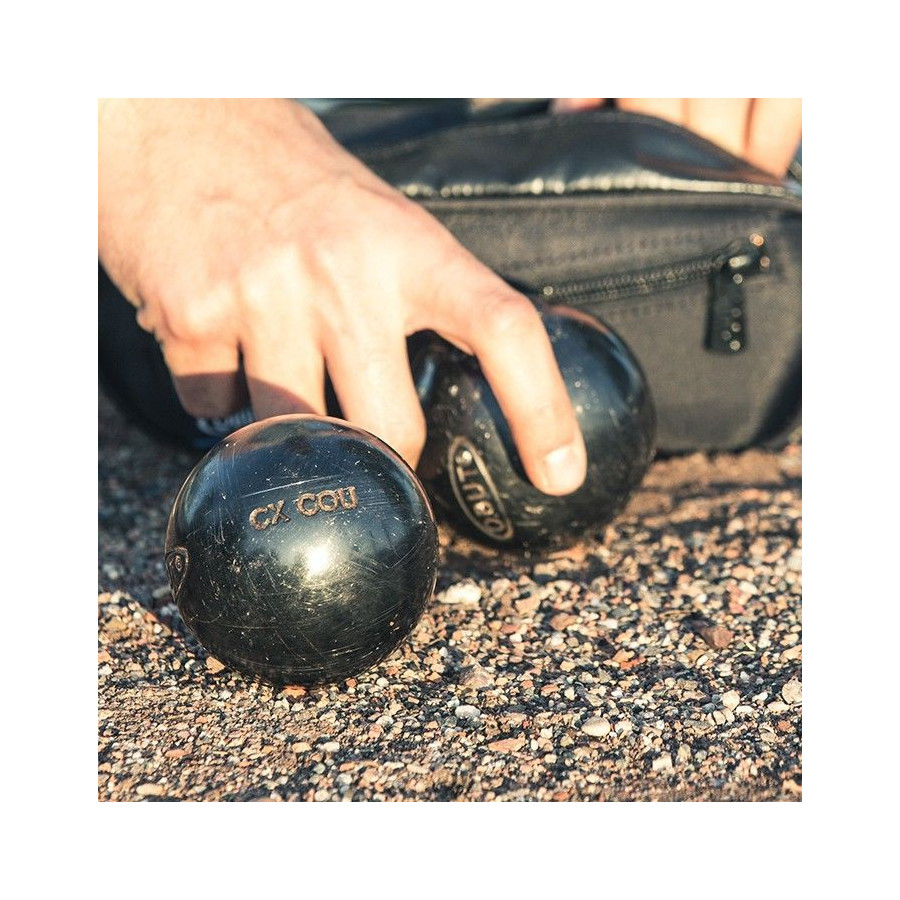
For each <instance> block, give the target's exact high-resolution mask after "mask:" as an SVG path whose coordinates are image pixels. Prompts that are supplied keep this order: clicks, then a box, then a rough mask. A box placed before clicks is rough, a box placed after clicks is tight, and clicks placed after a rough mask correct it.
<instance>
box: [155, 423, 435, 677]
mask: <svg viewBox="0 0 900 900" xmlns="http://www.w3.org/2000/svg"><path fill="white" fill-rule="evenodd" d="M437 546H438V544H437V529H436V527H435V523H434V517H433V514H432V511H431V507H430V504H429V502H428V499H427V497H426V495H425V492H424V490H423V489H422V486H421V484H420V483H419V480H418V479H417V478H416V476H415V474H414V473H413V471H412V470H411V469H410V468H409V466H407V464H406V463H405V462H404V461H403V460H402V459H401V458H400V457H399V456H398V455H397V454H396V453H395V452H394V451H393V450H392V449H391V448H390V447H388V446H387V444H385V443H383V442H382V441H380V440H379V439H378V438H376V437H374V436H373V435H371V434H369V433H368V432H366V431H363V430H362V429H359V428H354V427H352V426H350V425H349V424H347V423H346V422H343V421H341V420H338V419H332V418H327V417H320V416H305V415H304V416H301V415H288V416H277V417H274V418H271V419H266V420H264V421H261V422H255V423H253V424H251V425H247V426H246V427H244V428H241V429H240V430H238V431H236V432H234V434H232V435H230V436H229V437H228V438H226V439H225V440H223V441H222V442H221V443H219V444H218V445H217V446H216V447H214V448H213V449H212V450H211V451H210V452H209V453H208V454H207V455H206V456H205V457H204V458H203V459H202V460H201V461H200V462H199V463H198V464H197V466H196V467H195V468H194V470H193V471H192V472H191V474H190V475H189V476H188V478H187V480H186V481H185V483H184V485H183V486H182V488H181V490H180V492H179V493H178V496H177V498H176V500H175V504H174V507H173V509H172V513H171V516H170V517H169V525H168V530H167V533H166V566H167V571H168V575H169V581H170V585H171V588H172V593H173V596H174V597H175V600H176V602H177V604H178V609H179V611H180V613H181V616H182V618H183V620H184V622H185V624H186V625H187V627H188V628H189V629H190V631H191V632H192V633H193V634H194V635H195V636H196V637H197V639H198V640H199V641H200V643H201V644H203V646H204V647H205V648H206V649H207V650H208V651H209V652H210V653H212V654H213V655H214V656H215V657H217V658H218V659H220V660H221V661H222V662H224V663H226V664H228V665H231V666H233V667H234V668H236V669H240V670H242V671H244V672H247V673H250V674H253V675H259V676H261V677H263V678H266V679H268V680H271V681H275V682H280V683H290V684H305V685H313V684H322V683H328V682H336V681H341V680H343V679H345V678H348V677H350V676H352V675H356V674H358V673H359V672H362V671H364V670H366V669H368V668H370V667H371V666H374V665H375V664H376V663H378V662H379V661H380V660H382V659H384V658H385V657H386V656H387V655H388V654H389V653H390V652H391V651H392V650H394V649H395V648H396V647H397V646H398V645H399V644H400V643H401V642H402V641H403V640H404V639H405V638H406V637H407V636H408V635H409V634H410V632H411V631H412V630H413V628H414V627H415V625H416V623H417V622H418V621H419V618H420V617H421V615H422V613H423V612H424V610H425V607H426V604H427V603H428V600H429V598H430V597H431V594H432V591H433V590H434V584H435V578H436V573H437Z"/></svg>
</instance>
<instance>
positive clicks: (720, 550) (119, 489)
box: [97, 394, 802, 801]
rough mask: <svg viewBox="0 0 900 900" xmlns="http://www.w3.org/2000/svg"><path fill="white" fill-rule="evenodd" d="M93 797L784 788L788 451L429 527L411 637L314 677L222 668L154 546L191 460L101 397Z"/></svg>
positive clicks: (684, 460) (793, 449)
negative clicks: (546, 507)
mask: <svg viewBox="0 0 900 900" xmlns="http://www.w3.org/2000/svg"><path fill="white" fill-rule="evenodd" d="M99 412H100V422H99V424H100V439H99V473H100V474H99V491H100V498H99V517H100V529H99V535H100V546H99V590H100V593H99V597H98V615H99V653H98V660H97V661H98V675H99V695H98V709H99V734H98V738H99V740H98V744H99V751H98V758H99V798H100V799H101V800H125V801H133V800H151V801H160V800H273V801H282V800H440V801H448V800H799V799H800V797H801V793H802V788H801V784H802V777H801V737H800V735H801V727H802V725H801V716H802V707H801V704H802V697H801V654H802V651H801V616H800V608H801V551H800V544H801V533H802V530H801V498H800V487H801V449H800V445H799V435H797V436H796V438H795V440H794V441H792V442H791V443H790V444H789V445H788V446H787V447H785V448H784V449H783V450H781V451H779V452H777V453H775V452H765V451H760V450H750V451H747V452H744V453H741V454H733V455H732V454H725V455H717V456H715V457H708V456H705V455H702V454H694V455H691V456H686V457H680V458H676V459H670V460H663V461H658V462H656V463H655V464H654V465H653V467H652V468H651V470H650V473H649V475H648V477H647V479H646V481H645V483H644V485H643V487H642V489H641V490H640V491H639V492H638V493H637V494H636V495H635V497H634V498H633V499H632V502H631V503H630V505H629V506H628V508H627V510H626V511H625V512H624V513H623V515H621V516H620V517H619V518H618V519H617V520H616V522H615V523H614V524H613V526H611V527H609V528H607V529H606V530H605V532H604V533H603V534H601V535H598V536H597V539H596V540H594V541H591V542H589V543H584V544H582V545H579V546H578V547H576V548H574V549H572V550H569V551H566V552H565V553H564V554H558V555H555V556H553V557H552V558H549V559H547V558H544V559H538V558H532V559H523V558H518V559H510V558H505V557H501V556H500V555H498V554H496V553H494V552H493V551H486V550H484V549H483V548H480V547H478V546H476V545H474V544H471V543H469V542H467V541H464V540H462V539H460V538H458V537H455V536H454V535H452V534H451V533H450V532H449V531H448V532H443V531H442V534H441V543H442V567H441V574H440V576H439V579H438V587H437V593H436V595H435V598H434V600H433V602H432V604H431V606H430V609H429V611H428V612H427V613H426V615H425V616H424V618H423V619H422V621H421V622H420V624H419V626H418V627H417V629H416V630H415V631H414V632H413V635H412V637H411V639H410V641H409V642H408V643H407V644H406V645H405V646H404V647H403V648H401V649H400V650H398V651H396V652H395V653H394V654H393V656H391V657H390V658H389V659H387V660H386V661H385V662H383V663H382V664H380V665H379V666H378V667H376V668H375V669H374V670H372V671H370V672H368V673H366V674H364V675H362V676H360V677H359V678H356V679H351V680H348V681H346V682H344V683H343V684H340V685H336V686H333V687H329V688H321V689H315V690H309V691H307V690H304V689H303V688H299V687H287V688H274V687H272V686H270V685H267V684H264V683H260V682H255V681H253V680H251V679H248V678H246V677H244V676H242V675H239V674H237V673H235V672H232V671H230V670H228V669H223V668H222V667H221V665H220V664H219V663H218V661H217V660H214V659H212V658H210V657H208V656H207V654H206V653H205V652H204V651H203V649H202V648H201V647H200V646H199V645H198V644H197V642H196V641H195V640H194V639H193V638H191V637H190V635H188V634H187V633H186V632H185V630H184V628H183V625H182V624H181V622H180V620H179V617H178V612H177V609H176V608H175V606H174V604H173V602H172V598H171V595H170V593H169V590H168V588H167V586H166V576H165V568H164V565H163V555H162V546H163V540H164V533H165V524H166V519H167V516H168V512H169V508H170V505H171V502H172V500H173V499H174V496H175V493H176V491H177V489H178V488H179V486H180V485H181V482H182V481H183V479H184V477H185V476H186V475H187V473H188V471H189V470H190V468H191V466H192V465H193V463H194V461H195V460H196V459H197V458H198V457H197V456H195V455H192V454H190V453H187V452H184V451H179V450H173V449H172V448H170V447H168V446H165V445H162V444H160V443H158V442H156V441H154V440H153V439H151V438H148V437H147V436H145V435H144V434H143V433H142V432H140V431H139V430H137V429H136V428H134V427H133V426H131V425H129V424H128V423H126V422H125V421H124V420H123V419H122V418H121V416H120V415H119V414H118V413H117V412H116V410H115V409H114V408H113V407H112V406H111V404H110V403H109V402H108V401H107V400H106V399H105V398H104V397H103V396H102V394H101V397H100V406H99Z"/></svg>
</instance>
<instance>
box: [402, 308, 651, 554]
mask: <svg viewBox="0 0 900 900" xmlns="http://www.w3.org/2000/svg"><path fill="white" fill-rule="evenodd" d="M544 325H545V327H546V328H547V332H548V334H549V336H550V342H551V344H552V345H553V351H554V354H555V355H556V360H557V363H558V364H559V368H560V371H561V373H562V376H563V379H564V380H565V383H566V387H567V389H568V392H569V397H570V399H571V401H572V405H573V407H574V408H575V413H576V416H577V418H578V424H579V426H580V427H581V431H582V434H583V435H584V440H585V446H586V448H587V456H588V470H587V476H586V478H585V480H584V483H583V484H582V486H581V487H580V488H579V489H578V490H576V491H574V492H573V493H571V494H567V495H565V496H560V497H556V496H550V495H548V494H544V493H542V492H541V491H539V490H538V489H537V488H535V487H534V486H533V485H532V484H531V482H530V481H529V480H528V477H527V476H526V474H525V471H524V469H523V467H522V464H521V462H520V460H519V457H518V454H517V453H516V448H515V445H514V443H513V440H512V436H511V434H510V431H509V428H508V426H507V424H506V420H505V419H504V417H503V413H502V412H501V410H500V407H499V405H498V404H497V400H496V398H495V397H494V394H493V392H492V391H491V388H490V386H489V385H488V383H487V380H486V379H485V377H484V375H483V373H482V371H481V369H480V367H479V365H478V362H477V360H475V358H474V357H471V356H468V355H466V354H465V353H462V352H461V351H459V350H457V349H455V348H454V347H452V346H451V345H449V344H446V343H444V342H435V343H434V344H433V345H432V346H430V347H429V348H427V349H426V350H425V351H423V352H422V353H420V354H419V356H418V357H417V359H416V365H415V368H416V381H417V385H418V389H419V396H420V398H421V399H422V402H423V406H424V407H425V410H426V420H427V427H428V439H427V441H426V444H425V449H424V451H423V453H422V458H421V460H420V463H419V469H418V471H419V475H420V477H421V478H422V481H423V482H424V484H425V486H426V488H427V489H428V491H429V493H430V495H431V496H432V498H433V499H434V501H435V504H436V505H437V507H438V508H439V509H440V510H441V511H442V512H443V513H444V514H445V515H446V516H447V517H448V518H449V519H450V520H451V521H453V522H454V523H455V524H456V525H457V526H459V527H460V528H461V529H462V530H464V531H467V532H469V533H470V534H471V535H473V536H474V537H475V538H477V539H479V540H481V541H484V542H486V543H490V544H494V545H497V546H500V547H521V548H532V547H534V548H555V547H562V546H565V545H567V544H572V543H575V542H576V541H577V540H578V539H579V538H581V537H582V536H583V535H584V534H585V533H587V532H590V531H596V530H597V529H599V528H602V527H603V526H604V525H606V524H607V523H608V522H610V521H611V520H612V519H613V518H614V517H615V516H616V515H617V514H618V513H619V511H620V510H621V509H622V507H623V506H624V505H625V504H626V502H627V501H628V498H629V497H630V496H631V493H632V491H633V490H634V489H635V488H636V487H637V485H638V484H640V482H641V479H642V478H643V477H644V474H645V473H646V471H647V467H648V466H649V464H650V461H651V459H652V458H653V454H654V450H655V435H656V414H655V411H654V407H653V401H652V399H651V396H650V391H649V388H648V386H647V382H646V379H645V378H644V374H643V372H642V371H641V368H640V366H639V365H638V363H637V360H636V359H635V358H634V356H633V355H632V353H631V351H630V350H629V349H628V347H627V346H626V345H625V343H624V342H623V341H622V340H621V338H619V337H618V335H616V334H615V333H614V332H613V331H612V330H611V329H609V328H608V327H606V326H605V325H603V324H601V323H600V322H598V321H597V320H596V319H593V318H592V317H590V316H588V315H586V314H584V313H581V312H578V311H575V310H571V309H566V308H563V307H556V308H554V309H553V310H551V311H550V312H547V313H545V314H544Z"/></svg>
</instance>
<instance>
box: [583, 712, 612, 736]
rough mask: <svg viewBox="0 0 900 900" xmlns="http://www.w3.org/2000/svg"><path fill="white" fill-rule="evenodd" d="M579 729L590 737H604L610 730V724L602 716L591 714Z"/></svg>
mask: <svg viewBox="0 0 900 900" xmlns="http://www.w3.org/2000/svg"><path fill="white" fill-rule="evenodd" d="M581 730H582V731H583V732H584V733H585V734H589V735H590V736H591V737H606V735H608V734H609V733H610V731H612V725H610V724H609V720H608V719H604V718H603V716H593V717H592V718H590V719H588V720H587V721H586V722H585V723H584V724H582V726H581Z"/></svg>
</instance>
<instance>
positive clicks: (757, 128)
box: [551, 97, 802, 175]
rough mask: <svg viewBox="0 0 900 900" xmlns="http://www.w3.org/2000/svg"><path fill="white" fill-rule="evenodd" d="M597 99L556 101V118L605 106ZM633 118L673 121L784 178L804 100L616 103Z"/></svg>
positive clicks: (643, 100) (695, 99)
mask: <svg viewBox="0 0 900 900" xmlns="http://www.w3.org/2000/svg"><path fill="white" fill-rule="evenodd" d="M604 102H605V101H604V100H603V99H601V98H598V97H568V98H562V99H559V100H554V101H553V104H552V107H551V108H552V110H553V111H554V112H572V111H575V110H579V109H591V108H593V107H597V106H601V105H602V104H603V103H604ZM616 106H617V107H618V108H619V109H624V110H627V111H629V112H636V113H643V114H644V115H648V116H657V117H658V118H660V119H668V120H669V121H670V122H675V123H676V124H677V125H683V126H684V127H685V128H690V129H691V131H694V132H696V133H697V134H699V135H701V136H702V137H705V138H707V139H708V140H710V141H712V142H713V143H715V144H718V145H719V146H720V147H724V148H725V149H726V150H728V151H729V152H731V153H733V154H735V155H736V156H741V157H743V158H744V159H746V160H748V161H749V162H751V163H753V164H754V165H755V166H757V167H759V168H760V169H764V170H765V171H767V172H772V173H773V174H775V175H784V173H785V172H787V168H788V166H789V165H790V163H791V160H792V159H793V158H794V154H795V153H796V152H797V147H798V145H799V143H800V134H801V130H802V128H801V125H802V108H801V102H800V100H799V99H787V98H781V97H765V98H761V99H759V98H757V99H749V98H712V97H688V98H686V99H678V98H662V99H659V98H657V99H653V98H639V99H627V98H618V99H616Z"/></svg>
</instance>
